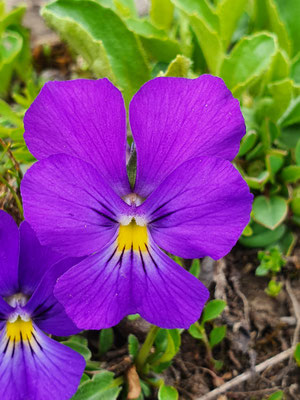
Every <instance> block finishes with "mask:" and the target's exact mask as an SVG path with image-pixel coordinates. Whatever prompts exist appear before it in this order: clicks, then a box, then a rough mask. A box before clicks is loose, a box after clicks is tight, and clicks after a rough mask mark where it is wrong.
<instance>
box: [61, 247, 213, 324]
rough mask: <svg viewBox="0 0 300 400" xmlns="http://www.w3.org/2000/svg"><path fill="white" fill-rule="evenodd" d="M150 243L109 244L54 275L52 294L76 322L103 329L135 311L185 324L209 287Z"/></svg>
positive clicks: (193, 318) (200, 305)
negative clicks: (138, 246) (126, 247)
mask: <svg viewBox="0 0 300 400" xmlns="http://www.w3.org/2000/svg"><path fill="white" fill-rule="evenodd" d="M148 244H149V247H148V246H146V247H145V249H144V250H143V251H141V250H140V251H135V250H128V251H124V250H123V251H118V249H117V248H116V247H114V245H113V246H109V247H108V249H107V250H106V251H105V252H102V253H98V254H94V255H93V256H90V257H88V258H87V259H85V260H84V261H83V262H81V263H80V264H78V265H76V266H75V267H73V268H71V269H70V270H69V271H67V272H66V273H65V274H64V275H63V276H62V277H61V278H60V279H59V280H58V283H57V285H56V287H55V290H54V294H55V296H56V297H57V298H58V299H59V301H61V302H62V304H63V305H64V307H65V308H66V312H67V313H68V314H69V316H70V317H71V318H72V319H73V321H74V322H75V323H76V325H78V327H80V328H82V329H102V328H107V327H110V326H113V325H116V324H117V323H118V322H119V321H120V320H121V319H122V318H123V317H124V316H126V315H128V314H134V313H139V314H140V315H141V316H142V317H143V318H145V319H146V320H147V321H149V322H151V323H153V324H155V325H158V326H160V327H163V328H170V329H171V328H188V327H189V326H190V325H191V324H192V323H193V322H195V321H196V320H197V319H198V318H199V317H200V315H201V311H202V308H203V306H204V304H205V302H206V300H207V298H208V290H207V289H206V288H205V287H204V286H203V284H202V283H201V282H200V281H198V280H197V279H196V278H195V277H194V276H192V275H191V274H189V273H188V272H187V271H186V270H184V269H183V268H182V267H180V266H179V265H178V264H176V263H175V262H174V261H172V260H171V259H170V258H168V257H167V256H166V255H165V254H164V253H162V252H161V251H160V250H159V249H158V248H157V246H156V245H155V244H154V243H151V244H150V242H149V243H148ZM146 248H147V250H146Z"/></svg>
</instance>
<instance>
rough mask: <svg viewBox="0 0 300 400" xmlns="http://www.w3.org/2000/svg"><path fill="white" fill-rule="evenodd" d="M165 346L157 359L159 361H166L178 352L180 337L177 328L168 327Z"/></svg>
mask: <svg viewBox="0 0 300 400" xmlns="http://www.w3.org/2000/svg"><path fill="white" fill-rule="evenodd" d="M167 340H168V343H167V348H166V350H165V352H164V354H163V355H162V357H160V359H159V361H158V362H159V363H166V362H169V361H171V360H172V359H173V357H174V356H175V355H176V354H177V353H178V351H179V348H180V343H181V337H180V333H179V330H178V329H168V330H167Z"/></svg>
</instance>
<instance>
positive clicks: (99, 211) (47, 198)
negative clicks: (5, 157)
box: [21, 154, 129, 257]
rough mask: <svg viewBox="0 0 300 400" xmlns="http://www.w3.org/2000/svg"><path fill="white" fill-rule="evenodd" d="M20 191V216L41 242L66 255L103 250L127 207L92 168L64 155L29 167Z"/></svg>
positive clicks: (77, 255) (78, 254)
mask: <svg viewBox="0 0 300 400" xmlns="http://www.w3.org/2000/svg"><path fill="white" fill-rule="evenodd" d="M21 191H22V197H23V204H24V214H25V218H26V219H27V221H28V222H29V223H30V225H31V226H32V227H33V229H34V230H35V232H36V233H37V236H38V238H39V240H40V241H41V243H42V244H44V245H49V246H51V247H52V248H53V249H54V250H56V251H58V252H61V253H62V254H65V255H66V256H72V257H79V256H84V255H87V254H92V253H93V252H95V251H99V250H101V248H103V247H104V246H106V245H107V243H108V242H109V241H110V239H111V238H112V237H113V236H114V234H115V232H116V229H117V227H116V226H117V221H118V218H119V214H120V212H122V211H123V210H124V209H125V210H127V209H128V207H129V206H128V205H127V204H126V203H125V202H124V201H123V200H122V199H121V198H120V197H119V196H118V195H116V193H115V192H114V191H113V190H112V189H111V188H110V187H109V185H108V184H107V183H106V182H105V180H104V179H103V178H102V176H101V175H100V173H99V172H98V171H97V170H96V169H95V168H94V167H93V166H92V165H90V164H88V163H86V162H85V161H82V160H80V159H78V158H75V157H72V156H67V155H64V154H59V155H54V156H50V157H49V158H47V159H45V160H42V161H39V162H37V163H36V164H34V165H33V166H32V167H31V168H30V169H29V170H28V171H27V172H26V174H25V176H24V179H23V180H22V184H21Z"/></svg>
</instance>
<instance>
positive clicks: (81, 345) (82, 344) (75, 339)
mask: <svg viewBox="0 0 300 400" xmlns="http://www.w3.org/2000/svg"><path fill="white" fill-rule="evenodd" d="M61 343H63V344H64V345H65V346H68V347H70V348H71V349H73V350H75V351H77V353H79V354H81V355H82V356H83V357H84V359H85V361H88V360H90V359H91V357H92V353H91V351H90V349H89V348H88V343H87V340H86V339H85V338H83V337H82V336H71V337H70V338H69V339H68V340H66V341H63V342H61Z"/></svg>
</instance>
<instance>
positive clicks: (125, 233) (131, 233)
mask: <svg viewBox="0 0 300 400" xmlns="http://www.w3.org/2000/svg"><path fill="white" fill-rule="evenodd" d="M147 245H148V232H147V227H146V226H140V225H137V224H136V222H135V220H134V219H133V220H132V221H131V222H130V224H128V225H120V229H119V235H118V251H123V250H125V251H127V250H131V249H132V250H134V251H146V246H147Z"/></svg>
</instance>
